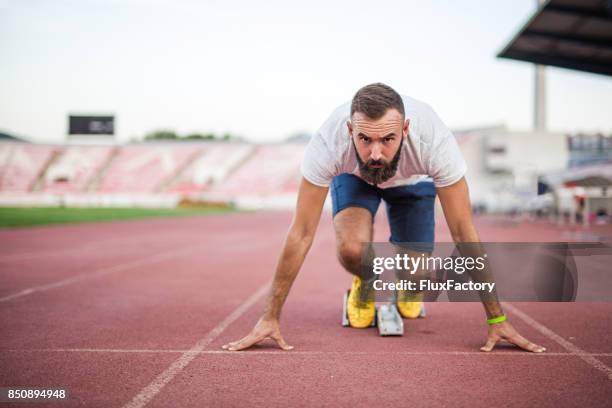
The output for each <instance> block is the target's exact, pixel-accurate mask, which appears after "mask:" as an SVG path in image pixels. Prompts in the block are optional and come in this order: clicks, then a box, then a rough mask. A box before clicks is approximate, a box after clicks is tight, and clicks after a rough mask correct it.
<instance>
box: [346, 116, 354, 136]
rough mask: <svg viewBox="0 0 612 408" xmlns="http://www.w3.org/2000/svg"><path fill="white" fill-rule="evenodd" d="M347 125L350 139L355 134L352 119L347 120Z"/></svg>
mask: <svg viewBox="0 0 612 408" xmlns="http://www.w3.org/2000/svg"><path fill="white" fill-rule="evenodd" d="M346 127H347V128H348V132H349V139H350V138H351V137H352V136H353V125H352V124H351V121H350V120H347V121H346Z"/></svg>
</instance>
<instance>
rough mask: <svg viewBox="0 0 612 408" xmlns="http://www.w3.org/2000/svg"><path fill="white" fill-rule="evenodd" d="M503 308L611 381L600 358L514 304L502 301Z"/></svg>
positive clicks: (611, 370)
mask: <svg viewBox="0 0 612 408" xmlns="http://www.w3.org/2000/svg"><path fill="white" fill-rule="evenodd" d="M504 308H505V309H506V310H509V311H510V312H512V313H514V314H515V315H516V316H518V317H519V318H520V319H521V320H522V321H524V322H525V323H527V324H528V325H529V326H531V327H533V328H534V329H536V330H537V331H539V332H540V333H542V334H543V335H545V336H546V337H548V338H549V339H551V340H554V341H555V342H557V343H559V344H560V345H561V347H563V348H564V349H566V350H567V351H569V352H570V353H571V354H575V355H577V356H578V357H580V358H581V359H583V360H584V361H585V362H586V363H587V364H588V365H590V366H591V367H593V368H595V369H597V370H599V371H601V372H603V373H604V374H605V375H606V376H607V377H608V379H609V380H610V381H612V368H610V367H608V366H607V365H605V364H604V363H603V362H602V361H601V360H598V359H597V358H595V357H594V355H592V354H589V353H587V352H586V351H584V350H583V349H581V348H580V347H578V346H576V345H575V344H574V343H572V342H570V341H568V340H565V339H564V338H563V337H561V336H559V335H558V334H557V333H555V332H554V331H552V330H551V329H549V328H548V327H546V326H544V325H543V324H542V323H540V322H538V321H536V320H535V319H533V318H532V317H531V316H529V315H527V314H526V313H525V312H523V311H521V310H520V309H518V308H517V307H516V306H513V305H511V304H509V303H504ZM541 354H546V353H541Z"/></svg>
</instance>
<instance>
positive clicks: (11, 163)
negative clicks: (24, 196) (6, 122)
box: [0, 143, 59, 192]
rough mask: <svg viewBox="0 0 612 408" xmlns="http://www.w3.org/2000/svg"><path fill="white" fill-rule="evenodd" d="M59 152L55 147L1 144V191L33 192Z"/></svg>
mask: <svg viewBox="0 0 612 408" xmlns="http://www.w3.org/2000/svg"><path fill="white" fill-rule="evenodd" d="M58 151H59V149H58V148H56V147H54V146H44V145H35V144H25V143H24V144H22V143H2V144H0V191H2V192H27V191H32V190H33V189H34V187H35V185H36V184H37V181H38V180H39V179H40V177H41V176H42V175H43V172H44V171H45V169H46V167H47V166H48V165H49V163H50V162H51V160H52V159H53V157H54V155H56V154H57V153H58Z"/></svg>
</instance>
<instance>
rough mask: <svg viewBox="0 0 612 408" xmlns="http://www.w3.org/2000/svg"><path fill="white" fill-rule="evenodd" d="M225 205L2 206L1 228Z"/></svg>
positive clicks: (208, 210) (206, 211)
mask: <svg viewBox="0 0 612 408" xmlns="http://www.w3.org/2000/svg"><path fill="white" fill-rule="evenodd" d="M232 211H234V210H232V209H229V208H224V207H188V208H62V207H42V208H14V207H0V228H8V227H29V226H34V225H48V224H67V223H81V222H92V221H111V220H131V219H139V218H151V217H178V216H187V215H191V216H194V215H211V214H224V213H228V212H232Z"/></svg>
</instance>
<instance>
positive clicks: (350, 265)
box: [338, 241, 364, 274]
mask: <svg viewBox="0 0 612 408" xmlns="http://www.w3.org/2000/svg"><path fill="white" fill-rule="evenodd" d="M363 246H364V245H363V244H362V243H361V242H357V241H351V242H343V243H341V244H340V245H338V259H339V260H340V263H342V265H343V266H344V267H345V268H347V269H348V270H349V272H351V273H355V274H357V273H359V269H360V266H361V257H362V255H363Z"/></svg>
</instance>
